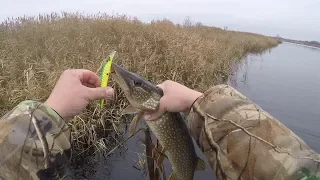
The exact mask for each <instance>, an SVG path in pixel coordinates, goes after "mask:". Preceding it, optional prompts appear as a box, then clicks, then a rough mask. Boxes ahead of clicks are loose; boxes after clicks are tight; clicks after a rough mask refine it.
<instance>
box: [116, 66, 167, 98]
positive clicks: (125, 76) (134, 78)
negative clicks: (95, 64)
mask: <svg viewBox="0 0 320 180" xmlns="http://www.w3.org/2000/svg"><path fill="white" fill-rule="evenodd" d="M111 67H112V69H113V71H114V72H115V74H114V76H113V78H114V79H115V81H116V82H117V83H118V84H119V86H120V87H121V88H122V89H123V90H124V91H127V92H130V90H131V89H132V88H133V87H134V86H136V85H137V84H139V86H143V87H145V88H147V89H149V90H151V91H154V92H156V93H158V94H160V95H161V96H162V95H163V91H162V89H160V88H159V87H157V86H154V85H153V84H152V83H150V82H149V81H147V80H145V79H143V78H142V77H140V76H139V75H138V74H135V73H132V72H130V71H128V70H126V69H124V68H123V67H121V66H119V65H117V64H116V63H112V66H111Z"/></svg>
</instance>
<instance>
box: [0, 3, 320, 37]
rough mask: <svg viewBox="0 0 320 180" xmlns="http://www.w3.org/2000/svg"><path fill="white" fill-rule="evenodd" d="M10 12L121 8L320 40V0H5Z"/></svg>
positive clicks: (1, 9) (144, 16)
mask: <svg viewBox="0 0 320 180" xmlns="http://www.w3.org/2000/svg"><path fill="white" fill-rule="evenodd" d="M0 4H1V6H0V21H2V20H4V19H5V18H6V17H16V16H21V15H24V14H26V15H36V14H38V13H50V12H53V11H55V12H61V11H72V12H75V11H79V12H85V13H97V12H99V11H100V12H107V13H110V14H112V13H120V14H127V15H129V16H137V17H138V18H139V19H141V20H143V21H150V20H152V19H160V18H164V17H166V18H168V19H170V20H172V21H174V22H182V21H183V20H184V19H185V18H186V17H187V16H189V17H190V18H191V20H192V21H200V22H202V23H203V24H206V25H213V26H218V27H224V26H228V28H229V29H232V30H240V31H249V32H256V33H260V34H265V35H272V36H276V35H277V34H279V35H280V36H282V37H288V38H292V39H300V40H317V41H320V0H264V1H261V0H239V1H236V0H161V1H152V0H64V1H63V0H0Z"/></svg>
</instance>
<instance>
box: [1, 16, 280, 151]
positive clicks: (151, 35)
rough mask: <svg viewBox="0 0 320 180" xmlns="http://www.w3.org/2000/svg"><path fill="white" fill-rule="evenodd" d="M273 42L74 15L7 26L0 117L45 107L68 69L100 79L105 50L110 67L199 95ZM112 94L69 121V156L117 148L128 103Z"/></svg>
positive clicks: (3, 39)
mask: <svg viewBox="0 0 320 180" xmlns="http://www.w3.org/2000/svg"><path fill="white" fill-rule="evenodd" d="M278 43H279V42H278V41H277V40H275V39H271V38H268V37H265V36H262V35H257V34H252V33H243V32H233V31H225V30H222V29H220V28H215V27H208V26H203V25H201V24H199V23H198V24H192V23H190V22H189V21H188V22H186V23H185V24H183V25H177V24H174V23H172V22H171V21H169V20H161V21H153V22H151V23H148V24H147V23H143V22H141V21H139V20H137V19H136V18H129V17H127V16H108V15H106V14H97V15H84V14H78V13H62V14H61V15H58V14H55V13H52V14H48V15H40V16H38V17H20V18H17V19H9V20H7V21H5V22H3V23H2V24H1V26H0V115H3V114H4V113H5V112H6V111H8V110H9V109H11V108H12V107H13V106H15V105H17V104H18V103H19V102H21V101H23V100H25V99H35V100H39V101H45V100H46V98H47V97H48V96H49V94H50V92H51V89H52V88H53V87H54V85H55V82H56V81H57V79H58V77H59V75H60V74H61V72H63V71H64V70H66V69H68V68H86V69H89V70H92V71H94V72H96V73H99V72H100V69H101V63H102V61H103V60H104V59H105V58H106V56H107V55H108V54H109V53H110V52H111V51H112V50H116V51H117V55H116V57H115V62H116V63H118V64H120V65H122V66H123V67H125V68H128V69H129V70H130V71H133V72H137V73H139V74H141V75H142V76H143V77H145V78H147V79H149V80H150V81H152V82H154V83H160V82H162V81H164V80H167V79H171V80H174V81H177V82H180V83H183V84H185V85H187V86H188V87H191V88H195V89H198V90H200V91H204V90H205V89H207V88H208V87H210V86H211V85H213V84H217V83H222V82H223V81H224V80H226V79H227V77H228V76H229V75H230V73H231V69H230V67H231V65H232V64H233V63H235V62H237V61H238V60H239V59H241V58H242V57H243V56H245V55H247V54H248V53H261V52H263V51H264V50H266V49H268V48H272V47H274V46H276V45H277V44H278ZM111 85H112V86H114V87H115V85H114V83H113V82H111ZM115 88H116V91H117V95H116V98H115V101H113V102H108V103H107V106H106V107H105V108H104V109H102V110H100V109H99V108H98V106H97V103H92V104H90V105H89V106H88V108H87V109H86V111H85V112H84V113H83V114H81V115H79V116H76V117H75V118H74V119H73V120H72V121H70V122H69V125H70V127H71V129H72V132H73V134H72V135H73V136H72V138H73V142H74V143H73V149H74V152H76V154H86V153H91V152H92V150H97V149H101V148H106V149H107V150H108V149H109V148H110V147H109V145H110V143H112V142H113V143H114V142H117V138H116V136H115V135H114V134H117V133H114V132H117V127H118V125H119V124H121V123H122V119H121V117H120V113H119V111H120V110H121V109H122V108H123V107H124V106H125V105H126V104H127V102H126V100H125V99H124V97H123V95H122V94H121V93H120V91H119V89H118V88H117V87H115Z"/></svg>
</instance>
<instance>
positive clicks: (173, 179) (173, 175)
mask: <svg viewBox="0 0 320 180" xmlns="http://www.w3.org/2000/svg"><path fill="white" fill-rule="evenodd" d="M168 180H178V177H177V175H176V174H174V173H172V174H171V175H170V176H169V179H168Z"/></svg>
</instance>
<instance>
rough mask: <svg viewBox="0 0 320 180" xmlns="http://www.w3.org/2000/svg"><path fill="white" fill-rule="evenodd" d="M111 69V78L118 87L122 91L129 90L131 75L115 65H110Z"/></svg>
mask: <svg viewBox="0 0 320 180" xmlns="http://www.w3.org/2000/svg"><path fill="white" fill-rule="evenodd" d="M111 68H112V69H113V72H115V73H114V75H113V78H114V79H115V81H116V82H117V83H118V84H119V86H120V87H121V88H122V89H123V90H130V89H131V88H132V83H131V82H132V79H133V74H132V73H131V72H129V71H127V70H126V69H124V68H122V67H121V66H119V65H117V64H115V63H112V65H111Z"/></svg>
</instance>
